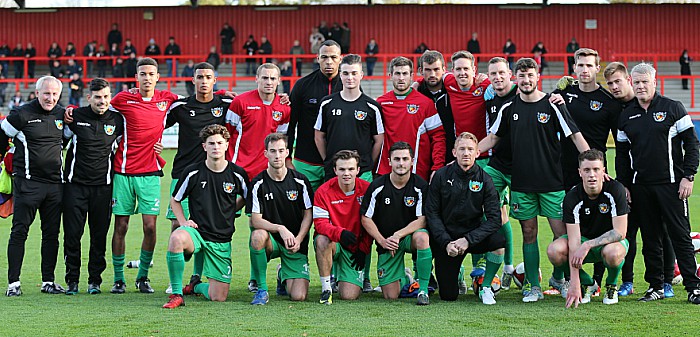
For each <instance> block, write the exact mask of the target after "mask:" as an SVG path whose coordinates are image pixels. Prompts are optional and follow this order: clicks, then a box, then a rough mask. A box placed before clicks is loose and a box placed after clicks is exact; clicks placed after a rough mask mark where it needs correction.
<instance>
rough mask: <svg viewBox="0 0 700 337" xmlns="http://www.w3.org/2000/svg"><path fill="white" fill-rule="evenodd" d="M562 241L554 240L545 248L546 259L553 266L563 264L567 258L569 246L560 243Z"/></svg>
mask: <svg viewBox="0 0 700 337" xmlns="http://www.w3.org/2000/svg"><path fill="white" fill-rule="evenodd" d="M562 241H563V240H555V241H554V242H552V243H550V244H549V246H548V247H547V257H548V258H549V261H550V262H551V263H552V264H553V265H555V266H560V265H562V264H564V263H565V262H566V260H567V257H568V256H567V255H568V253H569V246H568V244H567V243H566V242H564V243H562Z"/></svg>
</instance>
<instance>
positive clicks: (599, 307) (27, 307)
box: [0, 151, 700, 336]
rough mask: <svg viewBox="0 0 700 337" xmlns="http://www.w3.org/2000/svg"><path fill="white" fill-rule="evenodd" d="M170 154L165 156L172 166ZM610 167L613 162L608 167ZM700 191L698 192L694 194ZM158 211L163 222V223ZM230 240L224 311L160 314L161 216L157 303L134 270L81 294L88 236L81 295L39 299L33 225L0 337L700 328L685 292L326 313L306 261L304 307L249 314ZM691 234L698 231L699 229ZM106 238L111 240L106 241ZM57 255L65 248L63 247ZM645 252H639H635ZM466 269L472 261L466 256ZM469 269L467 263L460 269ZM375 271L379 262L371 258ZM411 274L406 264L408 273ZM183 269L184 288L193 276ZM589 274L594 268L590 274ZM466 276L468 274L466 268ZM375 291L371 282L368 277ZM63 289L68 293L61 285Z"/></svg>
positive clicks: (2, 306) (288, 305)
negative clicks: (584, 301)
mask: <svg viewBox="0 0 700 337" xmlns="http://www.w3.org/2000/svg"><path fill="white" fill-rule="evenodd" d="M173 155H174V151H166V152H165V156H166V159H167V160H168V161H169V162H170V161H171V160H172V156H173ZM609 162H613V161H612V160H611V161H609ZM169 184H170V178H169V177H164V178H163V180H162V187H161V192H162V197H163V200H167V188H168V186H169ZM698 190H700V189H697V188H696V191H698ZM690 204H691V219H696V218H697V217H698V216H699V214H698V213H699V212H700V205H699V204H698V196H697V195H694V196H693V198H691V199H690ZM164 211H165V209H163V212H162V214H164V213H165V212H164ZM140 224H141V221H140V219H139V218H136V217H134V218H132V221H131V228H130V231H129V233H128V235H127V245H126V259H127V260H135V259H137V258H138V254H139V249H140V243H141V236H142V233H141V228H140ZM10 227H11V221H10V220H9V219H4V220H0V270H1V271H3V272H5V271H6V270H7V259H6V255H5V254H6V252H7V239H8V236H9V233H10ZM513 227H514V233H515V247H516V249H515V263H516V264H517V263H519V262H521V261H522V252H521V250H520V247H521V244H522V240H521V238H520V229H519V228H520V226H519V225H518V224H517V223H516V222H513ZM236 228H237V232H236V233H235V234H234V237H233V257H232V259H233V283H232V286H231V291H230V293H229V299H228V301H227V302H225V303H211V302H208V301H206V300H204V299H202V298H199V297H187V298H186V300H187V302H186V303H187V306H186V307H183V308H179V309H176V310H165V309H161V305H162V304H163V303H165V301H166V300H167V296H166V295H165V294H164V292H163V291H164V290H165V288H166V287H167V284H168V273H167V268H166V265H165V251H166V248H167V239H168V235H169V229H170V223H169V221H167V220H166V219H165V217H164V216H161V217H159V219H158V243H157V247H156V253H155V257H154V262H155V265H154V266H153V268H152V269H151V274H150V278H151V280H152V285H153V287H154V288H155V289H156V293H155V294H140V293H137V292H136V291H135V288H134V285H133V281H134V279H135V277H136V270H135V269H126V278H127V280H128V286H129V288H128V293H126V294H124V295H112V294H109V293H103V294H101V295H87V294H86V293H85V290H86V289H87V266H86V265H87V249H88V242H89V241H88V235H87V234H86V235H85V236H84V237H83V276H82V277H81V289H80V290H81V293H80V294H78V295H76V296H64V295H46V294H42V293H40V291H39V288H40V284H41V274H40V267H39V266H40V254H39V248H40V241H41V233H40V232H41V231H40V228H39V225H38V221H37V222H36V223H35V224H34V225H33V226H32V227H31V230H30V235H29V239H28V241H27V250H26V256H25V259H24V268H23V273H22V290H23V294H22V296H21V297H18V298H7V297H4V296H0V335H3V336H29V335H31V336H37V335H41V336H53V335H66V336H74V335H75V336H105V335H110V336H173V335H182V336H187V335H204V336H229V335H265V336H307V335H308V336H319V335H359V336H362V335H372V336H392V335H394V336H395V335H430V336H443V335H476V336H480V335H496V336H498V335H505V334H508V335H565V336H566V335H594V336H598V335H604V336H609V335H610V336H612V335H615V336H619V335H627V336H640V335H641V336H651V335H662V336H679V335H697V332H694V331H696V328H695V326H694V323H697V322H698V320H699V319H700V312H699V311H698V307H697V306H693V305H690V304H688V303H687V302H686V300H685V297H686V294H685V291H684V290H683V288H682V287H681V286H676V287H675V291H676V298H673V299H666V300H663V301H658V302H655V303H637V302H636V299H637V297H638V296H637V295H636V294H635V295H633V296H631V297H621V298H620V303H619V304H618V305H613V306H605V305H603V304H602V303H601V301H602V299H601V298H600V297H596V298H594V302H593V303H591V304H588V305H583V306H582V307H579V308H578V309H576V310H572V309H569V310H566V309H564V299H562V298H561V297H559V296H547V298H546V299H545V300H544V301H540V302H537V303H532V304H524V303H522V302H521V295H520V294H519V291H518V290H516V289H515V288H513V289H512V290H510V291H508V292H501V294H499V296H498V297H497V301H498V303H497V304H496V305H494V306H485V305H482V304H481V303H480V302H478V301H477V300H476V297H475V296H474V295H472V294H469V295H467V296H460V297H459V300H458V301H457V302H453V303H446V302H441V301H440V300H439V298H438V296H437V295H435V296H433V297H432V298H431V305H430V306H427V307H417V306H416V305H415V299H402V300H398V301H393V302H388V301H384V300H383V299H382V298H381V294H379V293H373V294H369V295H366V294H365V295H363V296H362V297H361V298H360V300H358V301H354V302H348V301H340V300H337V299H336V301H335V302H334V304H333V305H332V306H322V305H319V304H318V303H317V301H318V296H319V294H320V284H319V281H318V277H317V275H318V273H317V269H316V263H315V260H314V258H313V253H311V254H312V256H310V260H311V261H312V262H311V275H312V277H311V288H310V290H309V299H308V300H307V301H306V302H303V303H293V302H290V301H288V300H287V299H286V298H284V297H278V296H276V295H272V296H271V299H270V303H269V304H268V305H266V306H256V307H252V306H251V305H250V304H249V302H250V300H251V299H252V294H251V293H248V292H247V290H246V283H247V280H248V276H249V262H248V261H249V260H248V248H247V247H248V246H247V238H248V234H249V230H248V225H247V222H245V221H242V220H241V221H237V223H236ZM694 229H695V230H698V229H700V228H699V227H698V226H697V225H696V226H694ZM540 233H541V235H540V250H541V254H542V274H543V277H544V278H545V281H544V282H545V283H546V279H547V278H548V275H549V274H550V272H551V265H550V264H549V263H548V262H547V259H546V256H545V249H546V243H547V242H548V241H549V240H551V231H550V230H549V228H548V226H547V225H546V223H544V222H542V223H541V225H540ZM111 235H112V234H111V232H110V234H109V238H111ZM60 249H63V246H62V245H61V248H60ZM110 251H111V250H110V249H108V250H107V262H108V267H107V270H106V271H105V273H104V274H103V277H104V283H103V290H104V291H106V292H108V291H109V289H110V288H111V283H112V277H113V272H112V267H111V255H110V254H111V253H110ZM640 252H641V250H640ZM467 261H470V258H469V257H467ZM466 264H468V263H465V265H466ZM276 265H277V262H275V261H273V263H270V264H269V266H268V267H269V268H268V284H270V288H271V290H272V291H271V293H272V294H274V270H275V269H274V268H275V266H276ZM373 265H376V256H375V258H374V259H373ZM407 265H410V262H409V263H408V264H407ZM191 268H192V267H191V266H189V265H188V267H187V268H186V270H185V274H186V275H185V279H187V278H188V275H189V273H190V272H191ZM643 268H644V264H643V261H642V256H641V253H639V254H638V256H637V260H636V278H635V279H636V280H635V281H636V282H635V289H636V291H637V293H641V292H643V291H644V290H645V289H646V286H647V285H646V284H645V283H644V280H643V270H644V269H643ZM588 269H590V266H589V267H588ZM64 270H65V267H64V265H63V264H62V259H60V258H59V264H58V267H57V268H56V279H57V281H59V283H61V284H64V282H63V272H64ZM467 270H469V267H467ZM372 279H373V283H375V284H376V273H375V272H373V273H372ZM64 285H65V284H64ZM6 287H7V283H6V278H5V277H1V278H0V289H2V290H3V291H4V289H5V288H6Z"/></svg>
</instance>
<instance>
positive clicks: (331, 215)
mask: <svg viewBox="0 0 700 337" xmlns="http://www.w3.org/2000/svg"><path fill="white" fill-rule="evenodd" d="M367 188H369V183H368V182H366V181H364V180H362V179H360V178H355V191H354V192H353V193H352V194H350V195H345V192H343V190H341V189H340V186H339V185H338V178H333V179H331V180H329V181H327V182H325V183H324V184H323V185H321V186H320V187H319V188H318V190H316V193H314V230H315V233H316V234H321V235H325V236H327V237H328V238H329V239H331V241H333V242H340V233H342V232H343V230H344V229H347V230H349V231H351V232H352V233H353V234H355V236H357V244H355V246H354V247H350V249H351V251H352V252H355V251H356V250H357V248H359V249H360V250H361V251H362V252H364V253H365V254H369V253H370V247H371V244H372V237H370V236H369V234H368V233H367V231H365V229H364V227H362V223H361V222H360V205H361V204H362V198H363V197H364V195H365V192H367Z"/></svg>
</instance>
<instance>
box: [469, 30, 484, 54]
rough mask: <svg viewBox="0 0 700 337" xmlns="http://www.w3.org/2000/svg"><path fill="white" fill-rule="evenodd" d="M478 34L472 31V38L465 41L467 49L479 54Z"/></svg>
mask: <svg viewBox="0 0 700 337" xmlns="http://www.w3.org/2000/svg"><path fill="white" fill-rule="evenodd" d="M478 37H479V34H477V33H476V32H473V33H472V38H471V40H469V42H467V51H468V52H470V53H472V54H474V55H476V54H481V46H480V45H479V39H478Z"/></svg>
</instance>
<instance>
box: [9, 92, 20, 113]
mask: <svg viewBox="0 0 700 337" xmlns="http://www.w3.org/2000/svg"><path fill="white" fill-rule="evenodd" d="M22 105H24V100H23V99H22V93H21V92H20V91H19V90H17V91H15V95H14V96H12V98H10V102H9V103H7V107H8V108H9V109H10V110H12V109H14V108H16V107H19V106H22Z"/></svg>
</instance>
